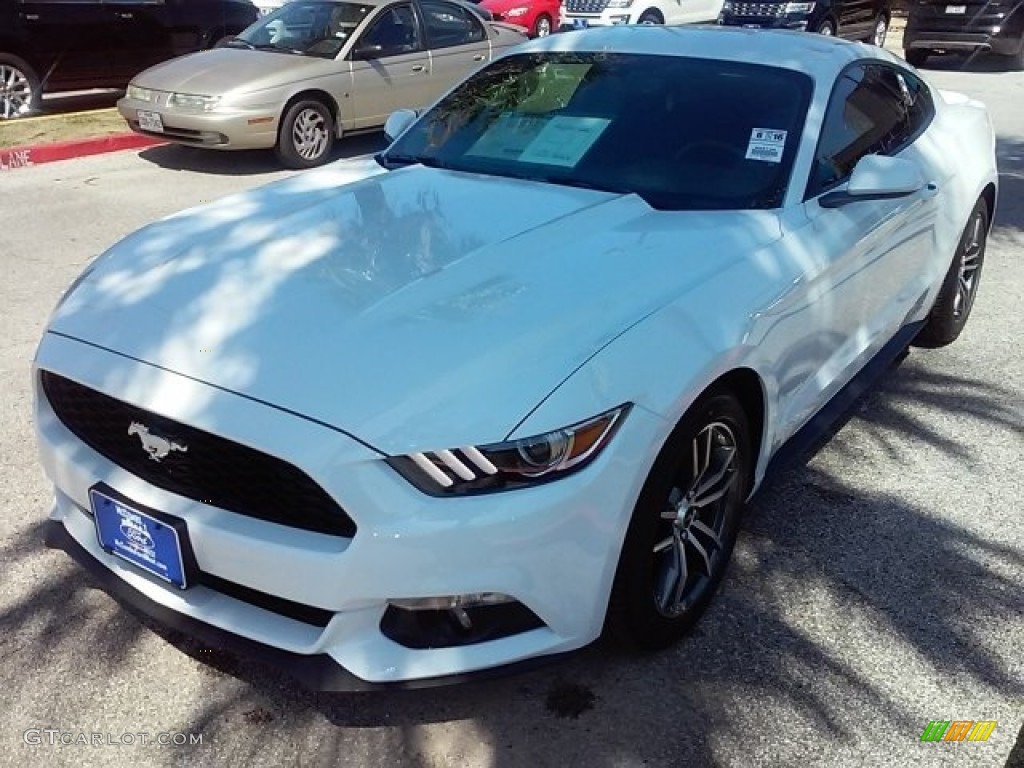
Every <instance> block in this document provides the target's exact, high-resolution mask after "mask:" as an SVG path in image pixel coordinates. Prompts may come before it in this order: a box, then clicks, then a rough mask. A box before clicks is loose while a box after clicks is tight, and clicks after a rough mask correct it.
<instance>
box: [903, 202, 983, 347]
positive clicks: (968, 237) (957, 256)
mask: <svg viewBox="0 0 1024 768" xmlns="http://www.w3.org/2000/svg"><path fill="white" fill-rule="evenodd" d="M989 216H990V214H989V210H988V203H986V202H985V200H984V199H981V200H978V202H977V203H975V204H974V209H973V210H972V211H971V216H970V218H969V219H968V220H967V226H966V227H964V231H963V234H962V235H960V241H959V242H958V243H957V246H956V253H954V254H953V261H952V263H951V264H950V266H949V271H948V272H947V273H946V276H945V278H944V279H943V281H942V288H941V289H939V295H938V297H937V298H936V299H935V304H934V305H933V306H932V311H931V312H930V313H929V314H928V319H927V320H926V321H925V325H924V328H922V329H921V332H920V333H919V334H918V336H917V338H916V339H914V345H915V346H918V347H931V348H934V347H944V346H946V345H947V344H952V343H953V342H954V341H956V339H957V337H958V336H959V335H960V332H961V331H963V329H964V326H965V325H966V324H967V318H968V317H970V314H971V309H972V308H973V307H974V298H975V297H976V296H977V295H978V282H979V281H980V279H981V268H982V266H984V263H985V246H986V243H987V241H988V225H989Z"/></svg>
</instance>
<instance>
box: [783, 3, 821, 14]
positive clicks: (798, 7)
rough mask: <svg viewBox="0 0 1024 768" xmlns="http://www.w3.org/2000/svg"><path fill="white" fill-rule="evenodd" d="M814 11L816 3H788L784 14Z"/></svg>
mask: <svg viewBox="0 0 1024 768" xmlns="http://www.w3.org/2000/svg"><path fill="white" fill-rule="evenodd" d="M813 10H814V3H786V5H785V6H784V7H783V9H782V11H783V13H810V12H811V11H813Z"/></svg>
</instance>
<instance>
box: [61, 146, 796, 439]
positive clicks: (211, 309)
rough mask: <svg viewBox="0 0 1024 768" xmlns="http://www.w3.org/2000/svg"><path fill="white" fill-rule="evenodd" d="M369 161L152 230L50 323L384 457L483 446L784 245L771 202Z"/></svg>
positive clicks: (83, 282)
mask: <svg viewBox="0 0 1024 768" xmlns="http://www.w3.org/2000/svg"><path fill="white" fill-rule="evenodd" d="M380 170H381V169H380V168H379V166H377V165H376V163H374V161H373V160H372V159H370V160H363V161H359V162H348V163H338V164H335V165H333V166H328V167H326V168H324V169H321V170H319V171H314V172H310V173H305V174H300V175H298V176H296V177H293V178H291V179H288V180H286V181H284V182H278V183H275V184H272V185H269V186H267V187H264V188H262V189H259V190H256V191H252V192H248V193H245V194H242V195H236V196H233V197H230V198H225V199H223V200H221V201H219V202H217V203H214V204H209V205H206V206H203V207H199V208H196V209H193V210H190V211H186V212H183V213H181V214H177V215H175V216H172V217H170V218H168V219H165V220H163V221H160V222H157V223H155V224H152V225H150V226H148V227H146V228H144V229H142V230H140V231H138V232H137V233H135V234H134V235H131V236H129V237H128V238H126V239H125V240H123V241H122V242H120V243H119V244H117V245H116V246H114V247H113V248H112V249H110V250H109V251H108V252H107V253H106V254H104V256H102V257H101V258H99V259H97V260H96V261H95V262H93V264H92V265H91V267H90V268H89V270H88V271H87V273H86V274H85V276H84V277H83V278H81V279H80V282H79V283H78V285H77V286H75V287H73V288H72V289H71V290H70V291H69V292H68V294H66V296H65V299H64V300H63V302H62V303H61V304H60V305H59V306H58V308H57V310H55V312H54V315H53V317H52V318H51V325H50V331H51V332H55V333H60V334H62V335H65V336H69V337H72V338H75V339H79V340H81V341H85V342H87V343H90V344H94V345H98V346H101V347H103V348H106V349H110V350H113V351H115V352H118V353H120V354H122V355H126V356H129V357H132V358H135V359H138V360H141V361H145V362H147V363H150V364H153V365H156V366H160V367H162V368H165V369H168V370H171V371H175V372H178V373H180V374H183V375H185V376H188V377H191V378H193V379H197V380H200V381H204V382H207V383H210V384H212V385H215V386H217V387H220V388H223V389H227V390H230V391H234V392H238V393H241V394H244V395H246V396H248V397H252V398H256V399H259V400H262V401H266V402H269V403H272V404H274V405H276V406H278V407H282V408H287V409H289V410H291V411H293V412H295V413H298V414H302V415H304V416H306V417H309V418H314V419H317V420H320V421H322V422H325V423H328V424H330V425H332V426H334V427H337V428H339V429H341V430H344V431H345V432H347V433H349V434H350V435H353V436H355V437H357V438H358V439H360V440H362V441H364V442H366V443H368V444H370V445H372V446H374V447H376V448H377V449H378V450H380V451H382V452H384V453H390V454H400V453H407V452H410V451H413V450H428V449H438V448H445V447H449V446H460V445H466V444H474V443H477V444H479V443H487V442H493V441H497V440H501V439H503V438H504V437H506V436H507V434H508V433H509V432H510V430H512V429H513V427H514V426H515V425H516V424H517V423H518V421H519V420H520V419H522V417H524V416H525V415H526V414H527V413H529V411H530V410H531V409H532V408H534V407H535V406H536V405H537V404H538V403H539V402H540V401H541V400H542V399H543V398H544V397H545V396H546V395H547V394H549V393H550V392H551V391H552V390H553V389H554V388H556V387H557V386H558V385H559V384H560V383H561V382H562V381H564V380H565V378H566V377H568V376H569V375H570V374H571V373H572V372H573V371H574V370H576V369H577V368H578V367H579V366H581V365H582V364H584V363H585V362H586V361H587V360H588V359H589V358H590V357H591V356H593V355H594V354H595V353H596V352H597V351H598V350H600V349H601V348H602V347H603V346H604V345H606V344H607V343H609V341H611V340H612V339H614V338H615V337H616V336H617V335H619V334H621V333H622V332H623V331H624V330H626V329H627V328H628V327H630V326H631V325H632V324H634V323H636V322H637V321H638V320H640V319H642V318H644V317H645V316H647V315H648V314H650V313H652V312H653V311H655V310H657V309H658V308H660V307H662V306H664V305H665V303H666V302H668V301H671V300H672V299H674V298H676V297H678V296H679V295H680V294H681V293H682V292H685V291H687V290H691V289H695V288H698V287H699V286H700V285H701V284H702V283H703V282H704V281H705V280H707V279H709V278H710V277H711V276H713V275H715V274H717V273H719V272H720V271H722V270H726V269H728V268H729V266H730V265H731V264H733V263H734V262H735V261H736V260H737V259H739V258H745V257H746V256H748V255H749V254H751V253H752V252H753V251H754V250H756V249H757V248H758V247H759V246H760V245H762V244H764V243H767V242H770V241H771V240H774V239H776V238H778V237H779V226H778V221H777V218H776V217H775V215H774V214H771V213H766V212H761V213H740V212H736V213H729V212H714V213H708V212H703V213H664V212H657V211H654V210H653V209H651V208H650V207H649V206H648V205H647V204H646V203H645V202H644V201H643V200H641V199H640V198H638V197H636V196H634V195H615V194H611V193H606V192H599V191H594V190H584V189H574V188H569V187H564V186H555V185H549V184H542V183H537V182H528V181H517V180H509V179H499V178H493V177H484V176H474V175H468V174H462V173H456V172H450V171H444V170H437V169H429V168H424V167H422V166H412V167H407V168H404V169H400V170H396V171H391V172H380ZM363 177H365V178H363ZM354 179H358V180H355V181H353V180H354ZM345 182H351V183H348V184H345ZM680 332H686V329H685V328H681V329H680ZM694 332H699V329H696V328H695V329H694ZM651 354H656V351H654V350H652V351H651ZM611 405H614V404H613V403H609V406H611ZM586 415H587V414H580V416H581V417H583V416H586Z"/></svg>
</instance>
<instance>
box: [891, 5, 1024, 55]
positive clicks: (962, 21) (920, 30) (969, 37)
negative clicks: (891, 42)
mask: <svg viewBox="0 0 1024 768" xmlns="http://www.w3.org/2000/svg"><path fill="white" fill-rule="evenodd" d="M903 48H904V50H905V55H906V58H907V61H909V62H910V63H911V64H913V65H914V66H915V67H919V66H921V65H922V64H924V62H925V60H926V59H927V58H928V57H929V56H930V55H931V54H933V53H947V52H948V53H954V52H963V51H968V52H973V51H994V52H995V53H999V54H1002V55H1003V56H1007V57H1009V59H1010V64H1011V66H1013V67H1014V68H1015V69H1024V0H990V2H977V0H941V1H940V0H917V1H916V2H914V3H913V4H912V5H911V6H910V12H909V14H908V17H907V29H906V31H904V33H903Z"/></svg>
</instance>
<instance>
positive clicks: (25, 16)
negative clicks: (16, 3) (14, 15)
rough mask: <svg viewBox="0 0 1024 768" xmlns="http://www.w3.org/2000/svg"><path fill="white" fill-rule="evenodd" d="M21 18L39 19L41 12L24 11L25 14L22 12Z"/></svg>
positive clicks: (28, 19)
mask: <svg viewBox="0 0 1024 768" xmlns="http://www.w3.org/2000/svg"><path fill="white" fill-rule="evenodd" d="M21 18H23V19H24V20H25V21H39V14H38V13H23V14H21Z"/></svg>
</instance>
